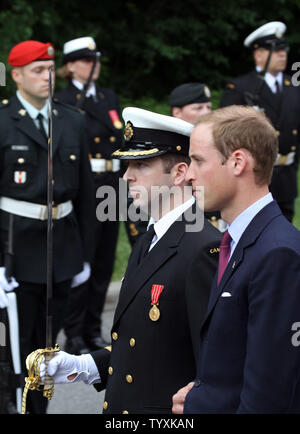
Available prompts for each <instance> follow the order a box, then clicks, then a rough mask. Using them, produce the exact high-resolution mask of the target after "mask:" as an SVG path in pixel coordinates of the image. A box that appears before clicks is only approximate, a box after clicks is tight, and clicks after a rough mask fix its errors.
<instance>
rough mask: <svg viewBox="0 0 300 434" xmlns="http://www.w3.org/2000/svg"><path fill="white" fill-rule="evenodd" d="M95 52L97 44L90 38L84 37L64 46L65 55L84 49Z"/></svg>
mask: <svg viewBox="0 0 300 434" xmlns="http://www.w3.org/2000/svg"><path fill="white" fill-rule="evenodd" d="M85 48H87V49H89V50H95V49H96V42H95V41H94V39H93V38H91V37H90V36H84V37H82V38H77V39H72V40H71V41H68V42H66V43H65V44H64V54H70V53H73V51H78V50H83V49H85Z"/></svg>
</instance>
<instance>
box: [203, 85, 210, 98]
mask: <svg viewBox="0 0 300 434" xmlns="http://www.w3.org/2000/svg"><path fill="white" fill-rule="evenodd" d="M204 93H205V96H206V97H207V98H210V90H209V88H208V87H207V86H204Z"/></svg>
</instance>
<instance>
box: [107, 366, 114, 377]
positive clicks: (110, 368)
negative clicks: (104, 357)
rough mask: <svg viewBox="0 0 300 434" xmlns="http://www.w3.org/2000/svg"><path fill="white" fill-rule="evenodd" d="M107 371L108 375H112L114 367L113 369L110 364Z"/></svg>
mask: <svg viewBox="0 0 300 434" xmlns="http://www.w3.org/2000/svg"><path fill="white" fill-rule="evenodd" d="M108 373H109V375H112V374H113V373H114V369H113V367H112V366H110V367H109V368H108Z"/></svg>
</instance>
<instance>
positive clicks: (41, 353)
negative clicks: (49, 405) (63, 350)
mask: <svg viewBox="0 0 300 434" xmlns="http://www.w3.org/2000/svg"><path fill="white" fill-rule="evenodd" d="M57 351H60V348H59V346H58V344H56V345H55V347H54V348H44V349H39V350H35V351H33V352H32V353H30V354H29V356H27V358H26V369H27V371H28V377H26V378H25V387H24V391H23V397H22V414H26V399H27V393H28V390H38V391H41V390H42V388H41V386H42V378H41V375H40V367H41V362H42V359H43V357H45V368H46V369H45V379H44V388H43V396H44V397H45V398H47V399H48V400H50V399H51V398H52V396H53V393H54V383H53V379H52V377H50V375H48V374H47V370H48V364H49V361H50V359H51V358H52V357H53V356H54V353H55V352H57Z"/></svg>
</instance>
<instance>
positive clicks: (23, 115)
mask: <svg viewBox="0 0 300 434" xmlns="http://www.w3.org/2000/svg"><path fill="white" fill-rule="evenodd" d="M10 114H11V117H12V118H13V119H14V120H15V121H16V122H15V124H16V127H17V128H18V129H19V130H21V131H22V132H23V133H24V134H25V135H26V136H28V137H30V138H31V139H32V140H33V141H35V142H36V143H38V144H39V145H41V146H42V147H43V148H45V149H47V142H46V141H45V139H44V137H43V136H42V134H41V132H40V131H39V129H38V128H37V127H36V126H35V124H34V122H33V120H32V119H31V117H30V116H29V115H28V113H27V111H26V110H25V109H24V107H23V106H22V104H21V103H20V101H19V100H18V98H17V97H16V96H14V97H12V98H11V104H10Z"/></svg>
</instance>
